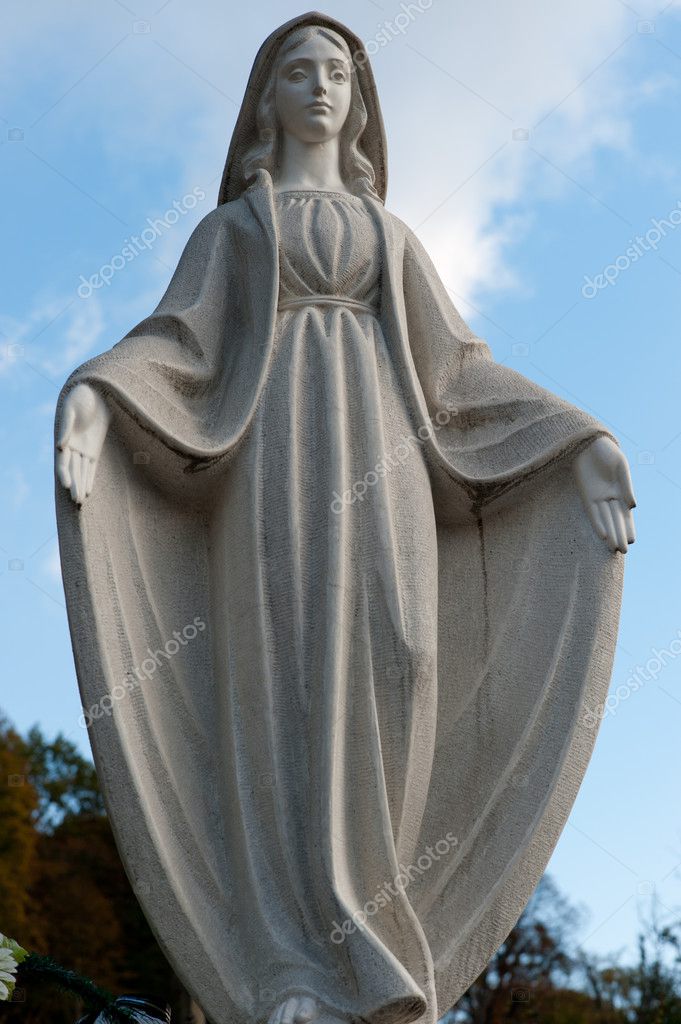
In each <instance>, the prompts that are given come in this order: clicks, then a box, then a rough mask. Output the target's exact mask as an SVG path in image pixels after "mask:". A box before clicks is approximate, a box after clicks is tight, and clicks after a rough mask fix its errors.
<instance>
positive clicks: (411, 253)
mask: <svg viewBox="0 0 681 1024" xmlns="http://www.w3.org/2000/svg"><path fill="white" fill-rule="evenodd" d="M403 281H404V304H405V312H406V324H407V332H408V336H409V344H410V348H411V353H412V357H413V359H414V366H415V370H416V374H417V376H418V379H419V383H420V385H421V388H422V391H423V396H424V399H425V403H426V406H427V410H428V416H429V418H430V421H431V423H432V428H433V441H434V444H435V446H436V448H437V451H438V454H439V456H440V459H441V465H442V467H443V469H444V471H445V473H447V474H448V475H449V476H450V477H452V478H453V479H455V480H456V481H457V482H458V483H459V484H460V485H461V486H462V487H463V488H464V490H465V491H466V493H467V494H468V496H469V497H470V499H471V502H472V503H473V504H474V505H475V507H477V508H480V507H482V506H483V505H486V504H488V503H489V502H491V501H492V500H494V499H497V498H499V497H500V496H501V495H502V494H505V493H507V492H508V491H509V490H511V489H512V488H515V487H517V486H518V485H520V484H522V483H524V482H526V481H528V480H530V479H531V478H533V477H534V476H535V475H536V474H537V473H539V472H540V471H542V470H545V469H548V468H550V467H552V466H554V465H555V464H556V463H557V462H558V461H559V460H562V459H564V458H565V457H567V456H573V455H575V454H577V453H578V452H579V451H581V450H582V449H583V448H584V447H585V446H586V445H587V444H589V443H590V442H591V441H592V440H594V439H595V438H596V437H598V436H599V435H607V436H609V437H612V435H611V434H610V432H609V431H608V429H607V428H606V427H605V426H603V424H601V423H600V422H599V421H598V420H597V419H595V418H594V417H593V416H591V415H589V414H588V413H586V412H584V411H582V410H581V409H578V408H576V407H575V406H573V405H571V404H570V403H568V402H566V401H564V400H563V399H561V398H559V397H558V396H557V395H554V394H552V393H551V392H550V391H547V390H546V389H545V388H542V387H540V386H539V385H538V384H535V383H534V382H532V381H530V380H528V379H527V378H526V377H524V376H522V375H521V374H519V373H517V372H516V371H515V370H512V369H511V368H510V367H508V366H504V365H503V364H501V363H498V362H495V361H494V359H493V358H492V354H491V352H490V349H489V346H488V345H487V343H486V342H485V341H483V340H482V339H480V338H478V337H477V336H476V335H475V334H474V333H473V331H471V329H470V328H469V327H468V325H467V324H466V323H465V322H464V320H463V319H462V317H461V316H460V314H459V312H458V311H457V309H456V307H455V305H454V303H453V302H452V300H451V299H450V297H449V295H448V293H447V289H446V288H445V286H444V284H443V283H442V280H441V279H440V277H439V275H438V273H437V271H436V269H435V267H434V265H433V263H432V261H431V259H430V257H429V255H428V253H427V252H426V250H425V248H424V247H423V245H422V244H421V242H420V241H419V239H418V238H417V237H416V235H415V234H414V232H413V231H411V230H410V229H409V228H406V226H405V245H404V263H403ZM612 439H613V440H615V438H612Z"/></svg>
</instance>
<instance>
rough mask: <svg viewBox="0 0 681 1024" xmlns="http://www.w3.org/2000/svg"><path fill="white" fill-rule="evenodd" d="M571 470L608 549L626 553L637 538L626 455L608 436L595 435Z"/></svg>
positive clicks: (593, 521) (594, 526)
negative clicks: (594, 438) (596, 436)
mask: <svg viewBox="0 0 681 1024" xmlns="http://www.w3.org/2000/svg"><path fill="white" fill-rule="evenodd" d="M574 472H575V478H576V480H577V488H578V490H579V493H580V495H581V497H582V501H583V502H584V507H585V509H586V511H587V513H588V516H589V519H590V520H591V523H592V525H593V528H594V530H595V531H596V533H597V534H598V536H599V537H602V538H603V540H604V541H605V543H606V544H607V545H608V547H609V548H610V550H611V551H621V552H622V554H625V553H626V551H627V549H628V547H629V545H630V544H633V543H634V541H635V539H636V533H635V531H634V517H633V514H632V511H631V510H632V509H633V508H635V506H636V498H635V497H634V490H633V487H632V484H631V474H630V472H629V463H628V462H627V460H626V458H625V457H624V455H623V454H622V452H621V451H620V449H619V448H618V447H617V445H616V444H615V443H614V441H611V439H610V438H609V437H598V438H596V440H595V441H593V442H592V443H591V444H590V445H589V447H588V448H585V449H584V451H583V452H580V454H579V455H578V456H577V458H576V459H575V461H574Z"/></svg>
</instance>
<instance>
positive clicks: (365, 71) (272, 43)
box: [218, 11, 388, 206]
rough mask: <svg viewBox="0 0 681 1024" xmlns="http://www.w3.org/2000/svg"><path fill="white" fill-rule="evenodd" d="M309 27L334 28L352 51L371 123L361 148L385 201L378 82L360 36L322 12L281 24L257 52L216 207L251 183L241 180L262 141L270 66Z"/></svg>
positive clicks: (363, 137)
mask: <svg viewBox="0 0 681 1024" xmlns="http://www.w3.org/2000/svg"><path fill="white" fill-rule="evenodd" d="M308 25H318V26H320V27H322V28H327V29H331V30H332V31H334V32H336V33H337V34H338V35H340V36H342V37H343V39H344V40H345V42H346V43H347V45H348V47H349V49H350V54H351V55H352V63H353V73H354V74H356V75H357V81H358V83H359V89H360V92H361V95H362V99H363V100H364V105H365V107H366V111H367V123H366V126H365V128H364V131H363V132H362V135H361V136H360V138H359V142H358V145H359V148H360V149H361V150H362V151H363V152H364V154H365V156H366V157H367V158H368V159H369V160H370V161H371V163H372V165H373V168H374V174H375V181H374V188H375V189H376V192H377V193H378V195H379V197H380V199H381V201H382V202H385V196H386V191H387V185H388V173H387V160H386V141H385V128H384V125H383V117H382V115H381V108H380V104H379V101H378V93H377V90H376V82H375V81H374V76H373V72H372V70H371V65H370V63H369V57H368V54H367V52H366V50H365V48H364V44H363V42H362V40H361V39H360V38H359V36H356V35H355V34H354V32H351V31H350V29H349V28H347V27H346V26H345V25H343V24H342V23H341V22H340V21H336V19H335V18H331V17H329V15H327V14H320V13H319V11H310V12H309V13H308V14H302V15H299V16H298V17H297V18H292V19H291V21H287V22H285V23H284V24H283V25H280V26H279V28H278V29H275V31H274V32H272V34H271V35H269V36H268V37H267V39H266V40H265V42H264V43H263V44H262V46H261V47H260V49H259V50H258V53H257V55H256V58H255V60H254V62H253V67H252V68H251V73H250V76H249V79H248V84H247V86H246V91H245V93H244V99H243V102H242V104H241V109H240V111H239V116H238V117H237V120H236V124H235V126H234V132H233V134H232V141H231V142H230V146H229V152H228V154H227V162H226V164H225V169H224V172H223V175H222V183H221V185H220V192H219V194H218V206H220V205H221V204H222V203H227V202H229V201H230V200H232V199H237V198H238V197H239V196H240V195H241V193H242V192H243V191H244V189H245V188H246V187H247V186H248V185H249V184H250V182H248V181H246V180H245V179H244V176H243V171H242V165H243V158H244V155H245V154H246V152H247V151H248V149H249V148H250V147H251V146H252V144H253V143H254V142H255V141H256V140H257V138H258V128H257V123H256V114H257V110H258V104H259V102H260V98H261V96H262V94H263V91H264V89H265V86H266V84H267V81H268V78H269V74H270V70H271V68H272V63H273V61H274V59H275V57H276V54H277V51H278V49H279V46H280V45H281V43H282V42H283V40H284V39H285V38H286V36H287V35H289V34H290V33H291V32H295V31H297V30H298V29H300V28H303V27H305V26H308Z"/></svg>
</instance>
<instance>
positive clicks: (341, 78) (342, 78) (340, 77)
mask: <svg viewBox="0 0 681 1024" xmlns="http://www.w3.org/2000/svg"><path fill="white" fill-rule="evenodd" d="M331 77H332V79H333V81H334V82H347V80H348V77H347V75H346V74H345V72H344V71H341V69H340V68H338V70H337V71H332V72H331Z"/></svg>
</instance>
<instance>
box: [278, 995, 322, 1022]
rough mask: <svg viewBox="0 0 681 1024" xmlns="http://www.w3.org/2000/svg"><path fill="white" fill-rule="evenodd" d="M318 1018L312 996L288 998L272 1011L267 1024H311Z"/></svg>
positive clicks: (316, 1006)
mask: <svg viewBox="0 0 681 1024" xmlns="http://www.w3.org/2000/svg"><path fill="white" fill-rule="evenodd" d="M318 1016H319V1003H318V1002H317V1000H316V999H315V998H314V996H307V995H302V994H301V995H299V996H289V997H288V999H284V1001H283V1002H281V1003H279V1005H278V1006H277V1007H276V1008H275V1009H274V1010H273V1011H272V1013H271V1014H270V1019H269V1021H268V1024H311V1021H314V1020H316V1018H317V1017H318Z"/></svg>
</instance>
